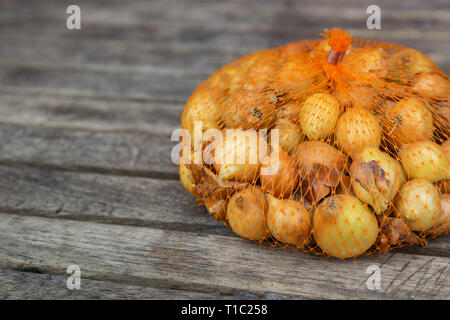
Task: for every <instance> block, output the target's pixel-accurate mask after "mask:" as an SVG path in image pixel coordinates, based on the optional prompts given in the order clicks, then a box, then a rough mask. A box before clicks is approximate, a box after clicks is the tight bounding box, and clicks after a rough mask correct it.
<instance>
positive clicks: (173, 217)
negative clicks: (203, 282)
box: [0, 166, 229, 234]
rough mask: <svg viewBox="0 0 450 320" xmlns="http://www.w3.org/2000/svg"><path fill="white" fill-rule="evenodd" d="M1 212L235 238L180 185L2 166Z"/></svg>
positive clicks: (0, 169) (164, 181)
mask: <svg viewBox="0 0 450 320" xmlns="http://www.w3.org/2000/svg"><path fill="white" fill-rule="evenodd" d="M0 208H2V210H3V211H8V212H15V213H19V214H30V215H39V216H44V217H55V218H70V219H76V220H90V221H100V222H105V223H117V224H127V225H135V226H153V227H164V228H167V229H182V230H191V231H196V232H209V233H222V234H224V233H229V232H228V230H227V229H226V228H225V227H224V226H223V225H222V223H220V222H218V221H216V220H215V219H214V218H213V217H212V216H210V215H209V214H208V213H207V212H206V210H205V209H204V208H202V207H199V206H197V205H196V203H195V200H194V198H193V197H192V196H191V195H190V194H188V192H187V191H185V190H184V189H183V187H182V186H181V184H180V182H179V181H178V180H159V179H148V178H130V177H123V176H109V175H99V174H87V173H72V172H61V171H54V170H44V169H28V168H14V167H12V168H11V167H5V166H0ZM0 221H1V220H0Z"/></svg>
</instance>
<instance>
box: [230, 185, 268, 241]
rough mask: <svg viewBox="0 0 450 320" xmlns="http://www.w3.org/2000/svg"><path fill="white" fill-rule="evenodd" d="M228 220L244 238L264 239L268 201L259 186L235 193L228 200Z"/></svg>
mask: <svg viewBox="0 0 450 320" xmlns="http://www.w3.org/2000/svg"><path fill="white" fill-rule="evenodd" d="M227 220H228V223H229V224H230V227H231V229H232V230H233V231H234V232H235V233H237V234H238V235H240V236H241V237H243V238H246V239H250V240H260V241H261V240H264V239H266V238H267V237H268V236H269V235H270V233H269V231H268V229H267V201H266V198H265V197H264V193H263V192H262V191H261V188H259V187H258V186H250V187H248V188H246V189H244V190H242V191H240V192H237V193H235V194H233V195H232V196H231V198H230V200H229V202H228V207H227Z"/></svg>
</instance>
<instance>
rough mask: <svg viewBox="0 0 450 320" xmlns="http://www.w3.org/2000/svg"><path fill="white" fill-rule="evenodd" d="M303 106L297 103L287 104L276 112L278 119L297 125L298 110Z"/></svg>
mask: <svg viewBox="0 0 450 320" xmlns="http://www.w3.org/2000/svg"><path fill="white" fill-rule="evenodd" d="M302 106H303V104H302V103H297V102H291V103H287V104H285V105H283V106H281V107H280V109H279V110H278V112H277V118H278V119H284V120H289V121H291V122H293V123H295V124H299V122H298V121H299V119H298V117H299V115H300V110H301V109H302Z"/></svg>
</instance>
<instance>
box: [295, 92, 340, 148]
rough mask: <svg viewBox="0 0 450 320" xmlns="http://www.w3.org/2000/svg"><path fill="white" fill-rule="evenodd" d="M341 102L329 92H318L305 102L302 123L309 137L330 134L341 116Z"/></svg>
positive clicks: (302, 109) (320, 136) (301, 113)
mask: <svg viewBox="0 0 450 320" xmlns="http://www.w3.org/2000/svg"><path fill="white" fill-rule="evenodd" d="M339 111H340V107H339V102H338V101H337V99H336V98H334V97H333V96H332V95H329V94H327V93H316V94H314V95H312V96H310V97H309V98H308V99H306V101H305V102H304V103H303V107H302V108H301V111H300V125H301V127H302V129H303V131H304V132H305V134H306V135H307V137H308V138H309V139H322V138H326V137H328V136H330V135H331V134H332V133H333V131H334V128H335V127H336V122H337V120H338V117H339Z"/></svg>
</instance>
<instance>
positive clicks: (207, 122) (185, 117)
mask: <svg viewBox="0 0 450 320" xmlns="http://www.w3.org/2000/svg"><path fill="white" fill-rule="evenodd" d="M218 106H219V103H218V102H217V101H216V99H215V96H214V95H213V93H212V91H211V90H210V88H209V87H207V86H199V87H198V88H197V89H196V90H195V91H194V92H193V93H192V95H191V96H190V97H189V99H188V101H187V102H186V107H185V108H184V109H183V113H182V115H181V128H183V129H187V130H189V132H190V134H191V139H192V143H193V142H194V123H195V121H199V122H201V128H202V132H201V133H204V132H205V131H206V130H208V129H218V125H217V123H218V120H219V116H218Z"/></svg>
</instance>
